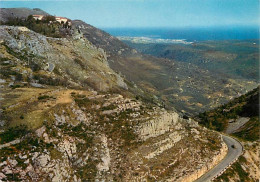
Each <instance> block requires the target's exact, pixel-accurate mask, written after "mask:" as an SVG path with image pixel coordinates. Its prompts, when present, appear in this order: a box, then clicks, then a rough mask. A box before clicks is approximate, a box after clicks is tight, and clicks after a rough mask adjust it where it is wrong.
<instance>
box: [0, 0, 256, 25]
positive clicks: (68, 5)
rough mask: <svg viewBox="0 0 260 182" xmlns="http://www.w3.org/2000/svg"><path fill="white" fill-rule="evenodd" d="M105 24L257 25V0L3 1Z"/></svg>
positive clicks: (2, 3)
mask: <svg viewBox="0 0 260 182" xmlns="http://www.w3.org/2000/svg"><path fill="white" fill-rule="evenodd" d="M0 7H1V8H11V7H28V8H41V9H42V10H44V11H46V12H48V13H50V14H53V15H57V16H65V17H68V18H70V19H81V20H83V21H85V22H87V23H89V24H92V25H94V26H97V27H100V28H102V27H103V28H105V27H183V26H229V25H249V26H252V25H253V26H258V25H259V0H84V1H83V0H76V1H75V0H74V1H58V0H57V1H35V0H34V1H28V0H27V1H2V0H0Z"/></svg>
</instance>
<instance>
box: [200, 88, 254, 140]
mask: <svg viewBox="0 0 260 182" xmlns="http://www.w3.org/2000/svg"><path fill="white" fill-rule="evenodd" d="M258 116H259V87H257V88H256V89H254V90H252V91H250V92H248V93H247V94H245V95H242V96H240V97H238V98H236V99H234V100H232V101H230V102H229V103H227V104H225V105H222V106H220V107H218V108H216V109H214V110H211V111H207V112H204V113H200V114H199V116H198V118H199V123H200V124H201V125H204V126H206V127H208V128H210V129H215V130H217V131H225V129H226V127H227V125H228V121H229V120H230V119H236V118H238V117H250V120H249V121H248V122H247V123H246V124H245V125H244V126H243V127H241V128H240V129H239V130H238V131H237V132H235V133H234V135H235V136H237V137H240V138H242V139H245V140H249V141H255V140H257V139H258V138H259V135H258V134H259V118H258Z"/></svg>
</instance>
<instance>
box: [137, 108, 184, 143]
mask: <svg viewBox="0 0 260 182" xmlns="http://www.w3.org/2000/svg"><path fill="white" fill-rule="evenodd" d="M159 115H160V116H159V117H156V118H154V119H151V120H149V121H147V122H144V123H142V124H141V125H140V126H139V128H138V129H137V130H138V131H137V132H138V133H139V136H140V137H141V138H142V140H147V139H148V138H151V137H157V136H159V135H162V134H164V133H165V132H170V131H173V130H176V129H178V128H179V127H180V125H179V122H178V121H179V119H180V118H179V115H178V114H177V113H168V112H166V111H164V112H162V113H159Z"/></svg>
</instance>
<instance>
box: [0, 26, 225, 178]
mask: <svg viewBox="0 0 260 182" xmlns="http://www.w3.org/2000/svg"><path fill="white" fill-rule="evenodd" d="M0 30H1V31H0V65H1V69H0V88H1V95H0V96H1V97H0V104H1V110H0V111H1V113H0V114H1V121H0V126H1V131H0V180H3V181H19V180H22V181H46V180H47V181H95V180H96V181H103V180H104V181H136V180H139V181H144V180H147V181H148V180H152V181H153V180H162V181H166V180H169V181H183V180H184V181H192V180H194V179H196V178H197V177H199V176H200V175H202V174H203V173H204V172H205V171H206V170H207V169H208V168H211V167H213V166H214V165H215V164H216V163H218V161H220V160H221V159H222V158H223V157H224V156H225V154H226V152H227V148H226V145H225V143H224V142H223V140H222V138H221V136H220V135H219V134H218V133H217V132H214V131H210V130H207V129H206V128H203V127H201V126H199V125H198V124H197V123H196V122H194V121H193V120H186V119H183V118H182V117H180V116H179V114H178V113H176V112H174V111H170V110H165V109H164V108H163V107H162V106H163V105H162V104H161V103H159V102H157V101H158V100H156V99H154V100H153V102H151V100H149V99H148V98H149V97H147V96H145V92H144V91H142V89H141V88H139V87H138V86H137V85H134V84H133V83H132V82H131V81H128V80H127V79H126V78H124V75H122V74H119V73H117V72H115V71H114V70H113V69H111V68H110V65H109V64H108V59H107V57H108V56H107V53H106V51H104V50H103V49H102V48H97V46H95V45H94V44H92V43H91V42H90V41H89V40H88V39H87V38H86V37H84V34H83V33H82V31H79V30H78V29H76V28H73V27H72V29H71V30H69V31H70V33H71V34H69V35H68V36H67V37H65V38H54V37H46V36H44V35H42V34H39V33H36V32H34V31H32V30H30V29H28V28H26V27H21V26H3V25H2V26H0ZM150 95H151V96H152V97H153V95H152V93H151V94H150ZM153 98H155V97H153ZM159 106H161V107H159ZM188 148H189V150H187V149H188ZM192 164H196V165H192Z"/></svg>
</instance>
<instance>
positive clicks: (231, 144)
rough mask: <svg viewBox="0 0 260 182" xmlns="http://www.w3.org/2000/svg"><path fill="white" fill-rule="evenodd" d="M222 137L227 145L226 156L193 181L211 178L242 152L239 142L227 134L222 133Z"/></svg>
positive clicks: (201, 181)
mask: <svg viewBox="0 0 260 182" xmlns="http://www.w3.org/2000/svg"><path fill="white" fill-rule="evenodd" d="M222 137H223V140H224V142H225V143H226V144H227V146H228V153H227V155H226V157H225V158H224V159H223V160H222V161H221V162H220V163H219V164H218V165H216V166H215V167H214V168H212V169H211V170H209V171H208V172H207V173H205V174H204V175H203V176H201V177H200V178H199V179H197V180H196V181H195V182H208V181H210V180H212V179H213V178H214V177H216V176H217V175H219V174H221V173H222V171H224V170H225V169H226V168H227V167H228V166H229V164H231V163H232V162H234V161H235V160H236V159H237V158H238V157H239V156H240V155H241V154H242V152H243V146H242V145H241V143H240V142H238V141H237V140H235V139H234V138H231V137H229V136H225V135H222Z"/></svg>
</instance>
